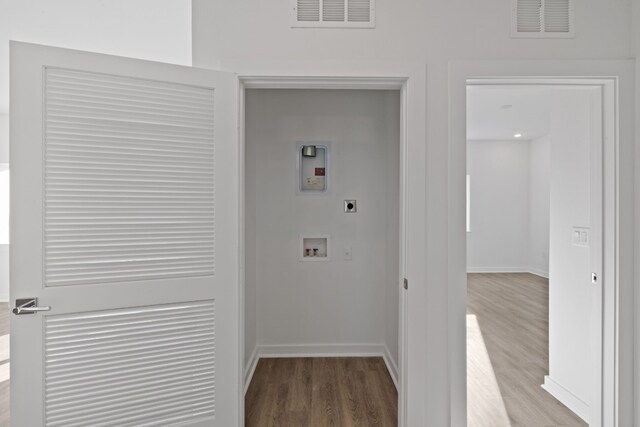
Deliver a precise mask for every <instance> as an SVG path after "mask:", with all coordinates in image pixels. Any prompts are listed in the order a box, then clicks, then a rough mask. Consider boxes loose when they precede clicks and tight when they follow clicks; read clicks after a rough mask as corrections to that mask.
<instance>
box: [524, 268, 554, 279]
mask: <svg viewBox="0 0 640 427" xmlns="http://www.w3.org/2000/svg"><path fill="white" fill-rule="evenodd" d="M528 272H529V273H531V274H535V275H536V276H540V277H544V278H545V279H548V278H549V272H548V271H544V270H540V269H538V268H535V267H529V271H528Z"/></svg>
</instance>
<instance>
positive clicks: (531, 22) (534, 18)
mask: <svg viewBox="0 0 640 427" xmlns="http://www.w3.org/2000/svg"><path fill="white" fill-rule="evenodd" d="M516 19H517V31H518V32H519V33H539V32H540V31H542V0H518V3H517V16H516Z"/></svg>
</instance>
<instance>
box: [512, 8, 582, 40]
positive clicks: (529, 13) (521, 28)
mask: <svg viewBox="0 0 640 427" xmlns="http://www.w3.org/2000/svg"><path fill="white" fill-rule="evenodd" d="M512 2H513V6H512V11H511V35H512V37H529V38H571V37H573V36H574V29H573V0H512Z"/></svg>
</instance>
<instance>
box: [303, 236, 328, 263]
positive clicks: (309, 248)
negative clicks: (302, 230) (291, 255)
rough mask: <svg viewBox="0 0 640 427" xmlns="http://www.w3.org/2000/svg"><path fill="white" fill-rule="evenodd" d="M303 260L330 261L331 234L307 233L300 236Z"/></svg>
mask: <svg viewBox="0 0 640 427" xmlns="http://www.w3.org/2000/svg"><path fill="white" fill-rule="evenodd" d="M300 260H301V261H329V235H327V234H311V235H309V234H307V235H301V236H300Z"/></svg>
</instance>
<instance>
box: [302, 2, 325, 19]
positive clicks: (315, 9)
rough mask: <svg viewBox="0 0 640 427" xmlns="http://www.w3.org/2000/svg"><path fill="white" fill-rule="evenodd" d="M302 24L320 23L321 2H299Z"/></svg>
mask: <svg viewBox="0 0 640 427" xmlns="http://www.w3.org/2000/svg"><path fill="white" fill-rule="evenodd" d="M297 2H298V3H297V14H298V21H300V22H320V0H297Z"/></svg>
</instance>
